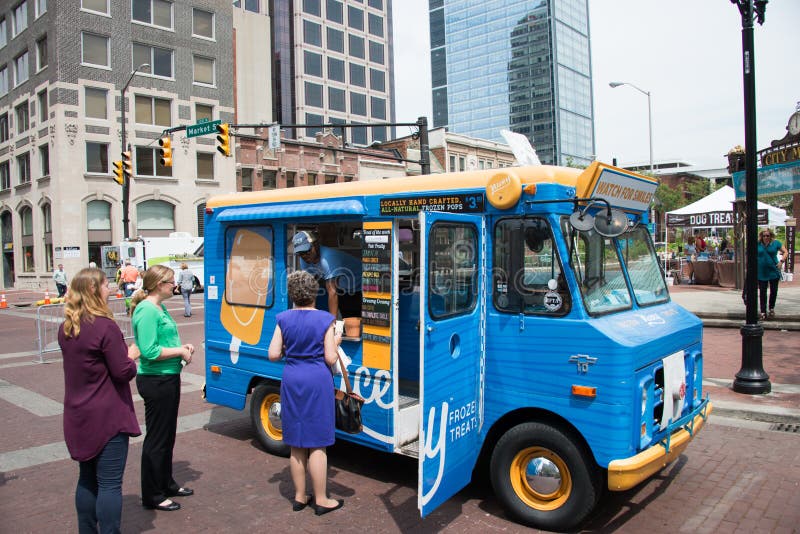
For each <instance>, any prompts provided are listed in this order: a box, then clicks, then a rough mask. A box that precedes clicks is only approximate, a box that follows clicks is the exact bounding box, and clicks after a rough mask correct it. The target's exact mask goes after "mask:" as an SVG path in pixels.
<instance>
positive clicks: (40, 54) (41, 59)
mask: <svg viewBox="0 0 800 534" xmlns="http://www.w3.org/2000/svg"><path fill="white" fill-rule="evenodd" d="M46 66H47V36H46V35H45V36H44V37H42V38H41V39H39V40H38V41H36V70H37V71H40V70H42V69H43V68H45V67H46Z"/></svg>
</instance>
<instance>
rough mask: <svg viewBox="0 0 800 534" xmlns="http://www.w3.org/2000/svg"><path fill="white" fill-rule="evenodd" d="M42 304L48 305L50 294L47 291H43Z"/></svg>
mask: <svg viewBox="0 0 800 534" xmlns="http://www.w3.org/2000/svg"><path fill="white" fill-rule="evenodd" d="M44 303H45V304H50V292H49V291H48V290H46V289H45V290H44Z"/></svg>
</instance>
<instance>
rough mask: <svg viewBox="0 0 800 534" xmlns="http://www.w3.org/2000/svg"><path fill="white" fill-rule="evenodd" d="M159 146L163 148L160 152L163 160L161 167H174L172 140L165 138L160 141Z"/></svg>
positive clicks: (161, 160)
mask: <svg viewBox="0 0 800 534" xmlns="http://www.w3.org/2000/svg"><path fill="white" fill-rule="evenodd" d="M158 146H160V147H161V148H160V149H159V150H158V153H159V155H160V156H161V159H160V160H159V161H160V162H161V165H163V166H164V167H172V140H171V139H170V138H169V136H166V135H165V136H163V137H162V138H161V139H159V140H158Z"/></svg>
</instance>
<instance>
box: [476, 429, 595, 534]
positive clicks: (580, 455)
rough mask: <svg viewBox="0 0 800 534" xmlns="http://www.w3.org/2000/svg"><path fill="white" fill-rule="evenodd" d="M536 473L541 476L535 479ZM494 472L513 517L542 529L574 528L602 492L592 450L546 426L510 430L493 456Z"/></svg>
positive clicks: (497, 492) (500, 496)
mask: <svg viewBox="0 0 800 534" xmlns="http://www.w3.org/2000/svg"><path fill="white" fill-rule="evenodd" d="M537 459H539V460H538V462H537ZM534 462H536V463H538V464H539V465H534ZM533 469H538V473H539V475H540V476H538V477H537V478H536V479H533V480H532V479H531V478H530V475H531V470H533ZM542 470H544V471H542ZM489 472H490V477H491V480H492V487H493V488H494V492H495V495H497V498H498V500H499V501H500V504H501V505H502V506H503V508H505V510H506V511H507V512H508V513H509V515H511V516H512V517H513V518H514V519H515V520H516V521H519V522H520V523H522V524H524V525H528V526H530V527H535V528H540V529H543V530H569V529H571V528H573V527H575V526H576V525H578V524H579V523H580V522H581V521H583V520H584V519H585V518H586V516H587V515H589V513H590V512H591V511H592V510H593V509H594V507H595V505H596V504H597V501H598V499H599V498H600V494H601V493H602V488H601V484H602V476H600V471H599V468H598V467H597V464H596V463H595V462H594V460H593V459H592V458H591V457H590V455H589V454H588V452H586V451H585V450H584V448H583V447H582V446H581V445H580V444H578V443H575V441H574V440H572V439H570V437H568V435H567V434H565V433H563V432H562V431H561V430H559V429H557V428H554V427H552V426H548V425H545V424H542V423H523V424H521V425H517V426H515V427H513V428H512V429H511V430H509V431H508V432H506V433H505V434H504V435H503V436H502V437H501V438H500V440H499V441H498V442H497V445H495V448H494V451H493V452H492V459H491V464H490V469H489Z"/></svg>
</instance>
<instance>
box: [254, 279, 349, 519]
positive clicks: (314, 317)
mask: <svg viewBox="0 0 800 534" xmlns="http://www.w3.org/2000/svg"><path fill="white" fill-rule="evenodd" d="M287 285H288V294H289V298H290V299H291V301H292V303H293V304H294V307H293V308H292V309H291V310H286V311H284V312H281V313H279V314H278V316H277V317H276V321H277V325H275V332H274V334H273V335H272V341H271V342H270V344H269V352H268V355H269V359H270V360H271V361H277V360H280V359H281V358H282V357H283V358H285V361H286V365H285V366H284V368H283V379H282V381H281V427H282V430H283V442H284V443H286V444H287V445H289V447H291V452H290V457H289V471H290V473H291V475H292V482H293V483H294V502H293V503H292V510H294V511H295V512H299V511H300V510H302V509H303V508H305V507H306V506H308V505H309V504H311V505H312V507H313V508H314V512H315V513H316V514H317V515H322V514H326V513H328V512H332V511H334V510H338V509H339V508H341V507H342V506H344V501H343V500H334V499H331V498H329V497H328V492H327V484H328V480H327V479H328V456H327V452H326V451H325V448H326V447H328V446H330V445H333V443H334V441H335V440H336V435H335V414H334V410H335V408H334V400H333V396H334V386H333V374H332V372H331V366H332V365H333V364H334V363H336V360H337V358H338V354H339V353H338V349H337V347H338V343H339V342H340V341H341V337H340V336H334V333H333V323H334V322H335V317H334V316H333V315H331V314H330V313H328V312H326V311H323V310H317V309H316V308H314V302H315V300H316V297H317V290H318V289H319V284H318V283H317V281H316V279H315V278H314V277H313V276H312V275H311V274H309V273H307V272H306V271H295V272H293V273H291V274H290V275H289V277H288V280H287ZM306 472H308V474H309V475H311V484H312V486H313V490H314V493H313V499H314V502H313V503H311V502H310V500H311V498H312V496H311V495H309V494H307V493H306Z"/></svg>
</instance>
